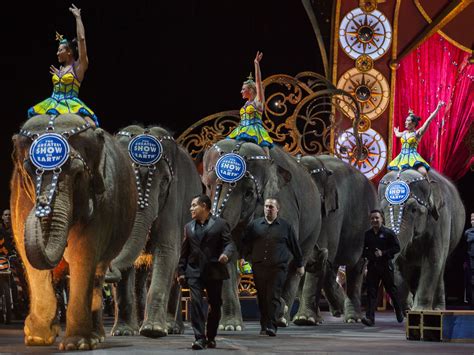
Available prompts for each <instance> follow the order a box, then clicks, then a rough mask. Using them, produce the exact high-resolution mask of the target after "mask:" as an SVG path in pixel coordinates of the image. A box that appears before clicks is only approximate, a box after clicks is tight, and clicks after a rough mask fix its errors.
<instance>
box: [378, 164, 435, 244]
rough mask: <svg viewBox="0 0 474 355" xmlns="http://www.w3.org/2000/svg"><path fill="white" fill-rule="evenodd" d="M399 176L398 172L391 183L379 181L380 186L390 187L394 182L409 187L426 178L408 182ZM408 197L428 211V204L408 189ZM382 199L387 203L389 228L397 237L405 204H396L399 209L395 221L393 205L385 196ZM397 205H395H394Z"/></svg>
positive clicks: (422, 177)
mask: <svg viewBox="0 0 474 355" xmlns="http://www.w3.org/2000/svg"><path fill="white" fill-rule="evenodd" d="M400 174H401V172H400V171H399V172H398V174H397V179H396V180H393V181H385V180H381V181H380V184H382V185H387V186H388V185H390V184H391V183H393V182H396V181H403V182H405V183H406V184H407V185H408V186H410V185H411V184H412V183H416V182H420V181H423V180H427V179H426V177H424V176H421V177H418V178H414V179H410V180H402V179H401V178H400ZM409 197H413V199H414V200H415V201H416V202H417V203H419V204H420V205H422V206H424V207H426V208H427V209H430V208H431V207H430V204H429V203H427V202H426V201H424V200H423V199H422V198H420V197H418V196H416V195H415V194H414V193H413V192H412V191H411V189H410V194H409ZM384 199H385V200H387V202H388V203H389V211H390V228H391V229H392V230H393V231H394V232H395V233H396V234H397V235H398V234H399V233H400V227H401V224H402V218H403V213H404V209H405V202H403V203H400V204H398V206H400V208H399V209H398V216H397V218H396V220H395V213H394V204H393V203H390V201H389V200H388V199H387V196H386V195H384ZM395 205H397V204H395Z"/></svg>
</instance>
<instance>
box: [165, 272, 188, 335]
mask: <svg viewBox="0 0 474 355" xmlns="http://www.w3.org/2000/svg"><path fill="white" fill-rule="evenodd" d="M181 309H182V307H181V287H180V285H179V284H178V283H177V282H176V280H175V281H174V282H173V286H172V287H171V292H170V297H169V301H168V320H167V322H166V326H167V328H168V334H184V323H183V316H182V314H181Z"/></svg>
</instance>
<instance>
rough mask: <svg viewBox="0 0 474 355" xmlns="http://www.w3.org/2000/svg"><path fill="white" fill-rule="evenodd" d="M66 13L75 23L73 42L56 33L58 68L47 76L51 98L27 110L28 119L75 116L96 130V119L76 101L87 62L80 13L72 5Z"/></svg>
mask: <svg viewBox="0 0 474 355" xmlns="http://www.w3.org/2000/svg"><path fill="white" fill-rule="evenodd" d="M69 11H71V13H72V14H73V15H74V17H75V19H76V31H77V40H72V41H68V40H67V39H63V36H61V35H60V34H58V33H57V32H56V39H57V40H58V41H59V47H58V53H57V56H58V62H59V64H61V66H60V67H59V69H57V68H56V67H55V66H54V65H51V67H50V73H51V75H52V76H53V77H52V80H53V85H54V87H53V94H52V95H51V97H49V98H47V99H46V100H44V101H41V102H40V103H39V104H36V105H35V106H33V107H31V108H30V109H29V110H28V118H31V117H33V116H36V115H44V114H48V115H60V114H64V113H75V114H78V115H81V116H83V117H84V118H85V119H86V120H87V121H88V122H89V123H90V124H92V125H94V126H99V121H98V120H97V116H96V115H95V114H94V112H92V110H91V109H90V108H89V107H87V106H86V105H85V104H84V103H83V102H82V101H81V100H80V99H79V97H78V95H79V88H80V86H81V83H82V81H83V80H84V74H85V73H86V70H87V67H88V65H89V59H88V58H87V49H86V36H85V30H84V24H83V23H82V19H81V9H78V8H77V7H76V6H75V5H74V4H72V7H70V8H69Z"/></svg>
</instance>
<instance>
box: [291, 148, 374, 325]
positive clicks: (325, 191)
mask: <svg viewBox="0 0 474 355" xmlns="http://www.w3.org/2000/svg"><path fill="white" fill-rule="evenodd" d="M300 164H301V165H303V166H305V167H306V168H307V169H308V172H309V173H310V174H311V176H312V178H313V179H314V181H315V182H316V185H317V186H318V189H319V191H320V193H321V196H322V198H321V199H322V207H323V208H322V223H321V224H322V226H321V233H320V235H319V238H318V243H317V246H318V248H315V251H314V254H313V256H312V257H311V261H310V262H308V265H307V270H311V268H313V267H314V269H315V270H314V272H313V273H307V274H306V275H305V279H304V286H303V288H302V290H301V295H300V297H299V299H300V306H299V308H298V312H297V313H296V314H295V316H294V318H293V322H294V323H295V324H297V325H315V324H317V323H320V322H321V321H322V318H321V316H320V315H319V307H318V304H319V299H320V293H321V286H322V287H323V289H324V294H325V296H326V298H327V299H328V301H329V304H330V306H331V310H332V311H333V314H334V313H336V314H337V313H342V312H344V320H345V321H347V322H354V321H358V320H359V319H361V309H360V293H361V288H362V280H363V270H364V266H365V263H364V262H363V260H361V255H362V251H363V247H364V232H365V231H366V230H368V229H369V228H370V224H369V217H368V216H369V212H370V211H371V210H373V209H375V208H376V207H377V206H378V200H377V192H376V190H375V188H374V186H373V185H372V183H371V182H370V181H369V180H368V179H367V178H366V177H365V176H364V175H363V174H362V173H361V172H360V171H359V170H357V169H356V168H354V167H353V166H351V165H349V164H347V163H345V162H343V161H342V160H340V159H338V158H335V157H332V156H328V155H319V156H306V157H303V158H301V159H300ZM313 263H314V265H311V264H313ZM340 265H345V267H346V280H347V281H346V284H347V296H346V297H345V295H344V291H343V289H342V287H340V286H339V284H338V283H337V282H336V276H337V271H338V269H339V266H340Z"/></svg>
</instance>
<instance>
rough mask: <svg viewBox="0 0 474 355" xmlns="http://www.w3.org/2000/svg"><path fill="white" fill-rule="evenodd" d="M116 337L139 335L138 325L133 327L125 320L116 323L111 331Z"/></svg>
mask: <svg viewBox="0 0 474 355" xmlns="http://www.w3.org/2000/svg"><path fill="white" fill-rule="evenodd" d="M110 335H112V336H114V337H120V336H133V335H138V327H133V326H131V325H129V324H127V323H125V322H120V323H118V324H115V325H114V326H113V328H112V330H111V331H110Z"/></svg>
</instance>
